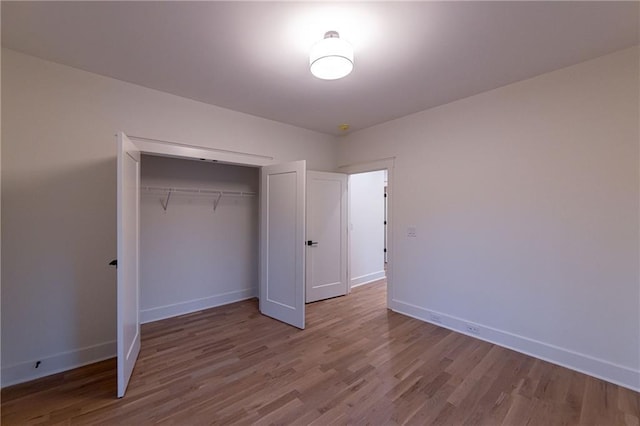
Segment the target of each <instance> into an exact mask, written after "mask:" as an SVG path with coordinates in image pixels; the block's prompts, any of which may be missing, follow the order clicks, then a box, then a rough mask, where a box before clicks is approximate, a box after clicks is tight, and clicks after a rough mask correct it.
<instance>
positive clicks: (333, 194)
mask: <svg viewBox="0 0 640 426" xmlns="http://www.w3.org/2000/svg"><path fill="white" fill-rule="evenodd" d="M306 250H307V259H306V261H307V263H306V268H307V271H306V275H307V276H306V287H307V288H306V295H307V296H306V300H307V302H315V301H317V300H322V299H328V298H330V297H336V296H344V295H345V294H347V175H346V174H343V173H326V172H312V171H309V172H307V247H306Z"/></svg>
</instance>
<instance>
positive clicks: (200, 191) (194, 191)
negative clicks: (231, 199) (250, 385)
mask: <svg viewBox="0 0 640 426" xmlns="http://www.w3.org/2000/svg"><path fill="white" fill-rule="evenodd" d="M140 189H141V190H142V191H146V192H169V193H176V194H190V195H220V194H222V195H236V196H241V197H254V196H256V195H257V194H256V193H255V192H252V191H229V190H226V189H212V188H175V187H170V186H141V187H140Z"/></svg>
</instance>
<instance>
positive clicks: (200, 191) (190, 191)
mask: <svg viewBox="0 0 640 426" xmlns="http://www.w3.org/2000/svg"><path fill="white" fill-rule="evenodd" d="M140 190H141V191H144V192H156V193H162V194H166V199H165V200H164V201H162V200H160V204H161V205H162V208H163V209H164V211H167V207H168V206H169V200H170V199H171V194H173V193H176V194H186V195H204V196H207V195H216V196H217V197H216V198H215V199H214V200H213V211H216V209H217V208H218V203H220V199H221V198H222V197H223V196H232V197H255V196H256V195H257V194H256V193H255V192H251V191H228V190H222V189H212V188H175V187H170V186H141V187H140Z"/></svg>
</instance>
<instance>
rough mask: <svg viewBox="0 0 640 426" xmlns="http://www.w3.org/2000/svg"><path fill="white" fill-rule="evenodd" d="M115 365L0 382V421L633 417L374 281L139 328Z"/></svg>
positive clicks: (637, 408) (543, 421)
mask: <svg viewBox="0 0 640 426" xmlns="http://www.w3.org/2000/svg"><path fill="white" fill-rule="evenodd" d="M115 380H116V379H115V361H114V360H108V361H104V362H100V363H97V364H93V365H90V366H87V367H84V368H79V369H76V370H73V371H69V372H67V373H62V374H58V375H55V376H50V377H47V378H44V379H40V380H36V381H33V382H30V383H26V384H22V385H17V386H13V387H10V388H7V389H4V390H2V424H3V425H13V424H21V425H22V424H92V423H100V424H127V425H141V424H155V423H163V424H180V425H188V424H209V423H213V424H233V423H238V424H300V425H306V424H314V425H329V424H371V425H393V424H416V425H427V424H433V425H463V424H474V425H500V424H503V425H565V424H585V425H636V426H638V425H639V424H640V422H639V417H640V394H638V393H636V392H632V391H630V390H628V389H625V388H621V387H619V386H615V385H612V384H609V383H607V382H604V381H602V380H598V379H594V378H592V377H589V376H586V375H583V374H580V373H576V372H573V371H570V370H567V369H565V368H562V367H558V366H555V365H552V364H549V363H547V362H544V361H540V360H537V359H535V358H531V357H529V356H526V355H522V354H519V353H516V352H513V351H510V350H508V349H503V348H500V347H498V346H495V345H492V344H489V343H486V342H482V341H480V340H476V339H473V338H471V337H467V336H464V335H461V334H458V333H454V332H451V331H449V330H446V329H443V328H439V327H436V326H433V325H430V324H427V323H424V322H421V321H418V320H415V319H412V318H408V317H406V316H403V315H400V314H396V313H393V312H390V311H388V310H387V309H386V308H385V283H384V282H383V281H381V282H378V283H375V284H372V285H367V286H363V287H359V288H357V289H355V290H354V292H353V293H352V294H351V295H349V296H347V297H340V298H336V299H331V300H326V301H323V302H317V303H313V304H310V305H307V329H306V330H304V331H299V330H296V329H294V328H292V327H290V326H288V325H285V324H282V323H279V322H278V321H275V320H272V319H269V318H267V317H263V316H261V315H260V314H259V313H258V309H257V303H256V301H255V300H251V301H245V302H239V303H234V304H232V305H227V306H223V307H220V308H214V309H209V310H206V311H203V312H198V313H194V314H190V315H185V316H182V317H177V318H172V319H168V320H164V321H159V322H155V323H152V324H146V325H144V326H143V327H142V351H141V353H140V358H139V361H138V364H137V366H136V368H135V370H134V372H133V377H132V380H131V383H130V384H129V390H128V392H127V394H126V396H125V397H124V398H123V399H120V400H118V399H116V398H115V393H116V381H115Z"/></svg>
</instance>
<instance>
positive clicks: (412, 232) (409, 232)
mask: <svg viewBox="0 0 640 426" xmlns="http://www.w3.org/2000/svg"><path fill="white" fill-rule="evenodd" d="M417 236H418V232H417V231H416V227H415V226H410V227H408V228H407V237H409V238H415V237H417Z"/></svg>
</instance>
